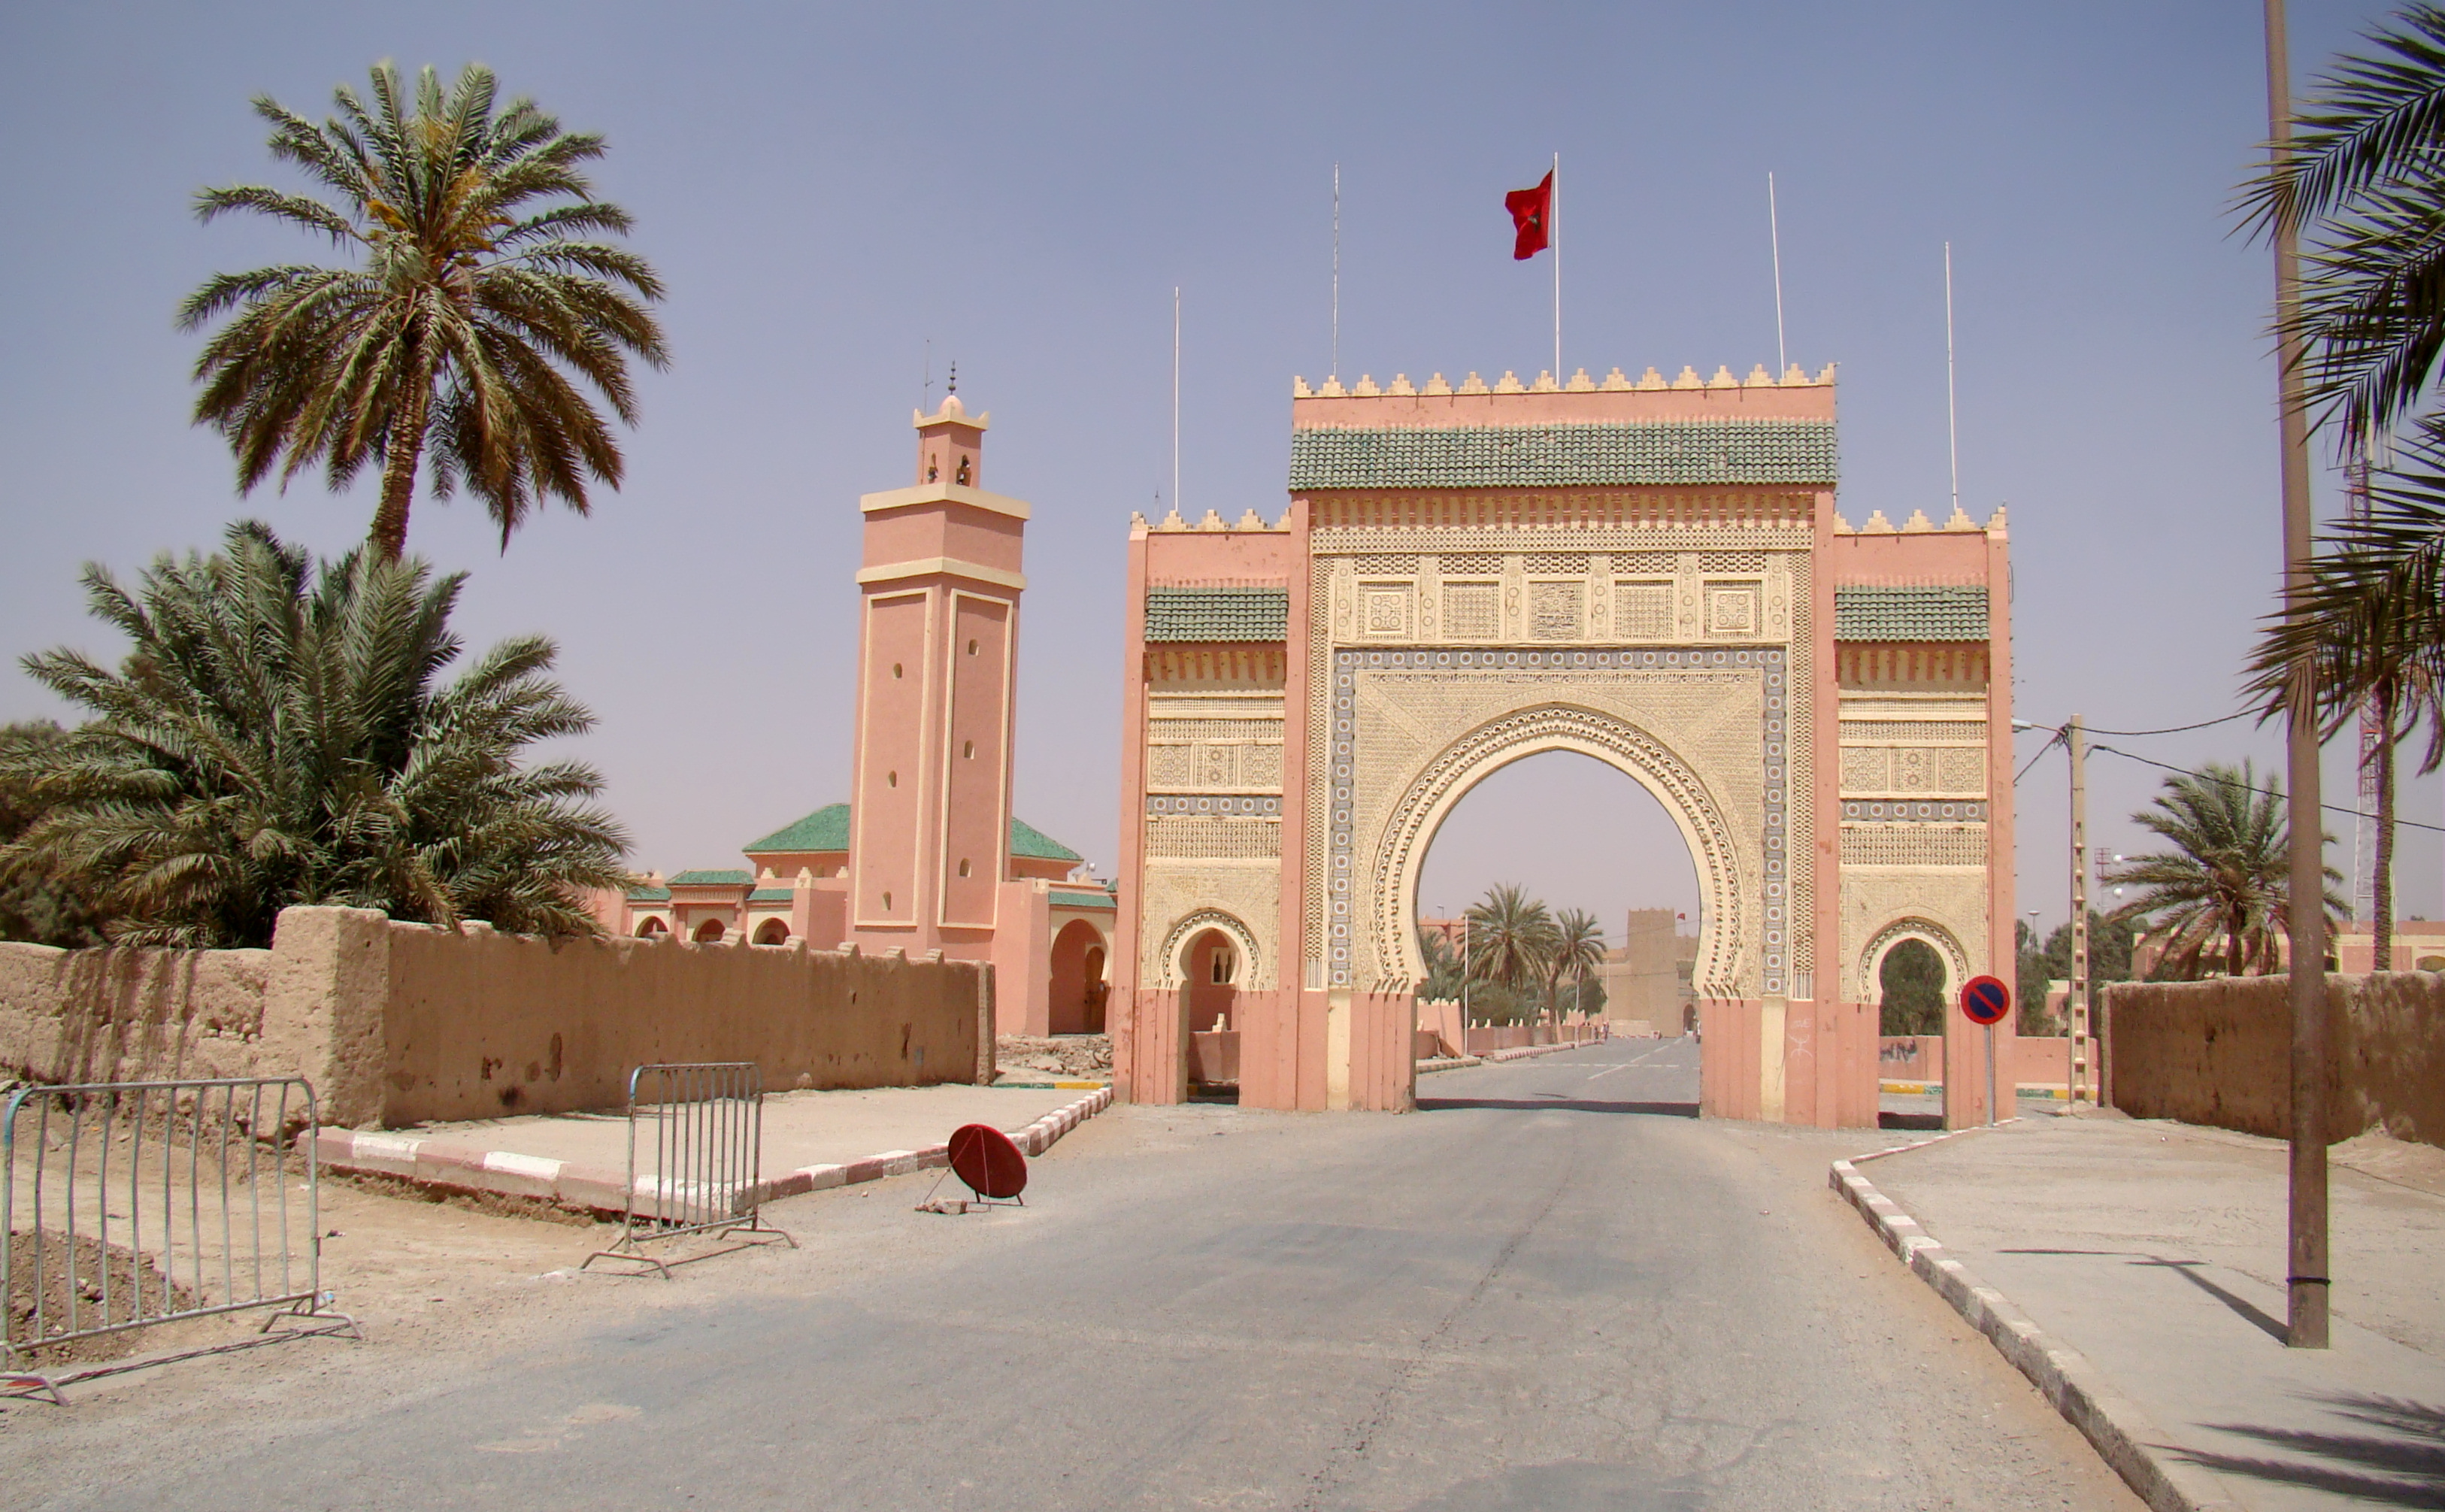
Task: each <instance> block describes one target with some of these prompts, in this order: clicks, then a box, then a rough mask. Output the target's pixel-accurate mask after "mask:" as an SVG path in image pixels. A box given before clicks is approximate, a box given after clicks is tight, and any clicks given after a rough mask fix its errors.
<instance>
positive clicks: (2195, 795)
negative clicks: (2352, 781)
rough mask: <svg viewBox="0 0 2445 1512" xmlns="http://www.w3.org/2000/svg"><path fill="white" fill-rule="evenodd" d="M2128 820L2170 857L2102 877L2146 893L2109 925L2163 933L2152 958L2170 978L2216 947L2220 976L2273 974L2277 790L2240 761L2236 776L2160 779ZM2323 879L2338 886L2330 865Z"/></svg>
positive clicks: (2286, 868) (2333, 903)
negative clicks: (2160, 786)
mask: <svg viewBox="0 0 2445 1512" xmlns="http://www.w3.org/2000/svg"><path fill="white" fill-rule="evenodd" d="M2262 780H2263V782H2264V785H2263V786H2262ZM2131 819H2132V822H2133V823H2134V824H2137V825H2139V826H2141V827H2142V828H2144V829H2147V830H2152V831H2156V833H2157V834H2158V835H2161V836H2162V837H2164V838H2165V839H2166V840H2168V841H2170V842H2172V844H2173V846H2174V849H2172V850H2170V851H2162V852H2159V853H2156V854H2154V855H2143V856H2133V857H2132V858H2131V859H2130V861H2129V862H2128V863H2127V864H2126V865H2125V866H2123V867H2122V868H2119V869H2118V870H2116V871H2112V872H2109V873H2107V874H2106V877H2105V881H2106V882H2108V883H2109V884H2115V885H2119V886H2125V887H2142V888H2145V889H2146V890H2145V891H2144V892H2142V893H2141V894H2140V895H2139V896H2138V897H2137V898H2135V899H2134V900H2132V901H2131V902H2130V903H2128V904H2125V905H2123V906H2121V907H2120V908H2118V909H2116V910H2115V911H2114V913H2113V914H2112V915H2110V916H2109V918H2110V919H2114V920H2122V919H2137V918H2139V917H2141V916H2142V915H2147V916H2150V917H2151V918H2152V920H2153V923H2152V924H2151V927H2152V928H2154V929H2162V930H2166V931H2169V932H2170V938H2169V939H2168V941H2167V943H2166V948H2165V951H2164V953H2163V955H2162V956H2161V957H2160V958H2159V960H2160V962H2161V965H2162V967H2163V969H2166V970H2169V971H2170V972H2171V973H2172V974H2173V975H2174V976H2176V977H2182V978H2191V977H2196V976H2197V975H2199V968H2200V966H2201V964H2202V962H2203V961H2204V960H2205V958H2206V957H2207V955H2208V953H2209V952H2210V951H2212V949H2213V948H2214V947H2215V946H2216V945H2217V944H2218V943H2219V942H2221V943H2222V945H2223V948H2224V953H2225V974H2226V975H2227V976H2232V977H2238V976H2241V975H2243V974H2244V973H2245V972H2270V971H2273V970H2275V969H2276V966H2277V964H2278V962H2279V961H2281V959H2282V956H2281V953H2280V950H2279V948H2278V942H2279V941H2280V940H2281V939H2282V938H2283V937H2284V935H2285V934H2286V932H2287V930H2288V926H2289V924H2290V919H2291V909H2290V906H2289V904H2288V901H2287V900H2288V897H2289V878H2290V862H2289V859H2288V856H2287V852H2286V844H2287V835H2288V830H2287V827H2286V824H2285V819H2284V789H2283V785H2282V783H2281V782H2280V781H2278V780H2277V779H2275V778H2273V777H2271V776H2270V777H2268V778H2265V779H2261V778H2260V777H2259V775H2258V774H2257V772H2256V771H2255V770H2254V769H2253V768H2252V766H2251V765H2250V763H2249V762H2248V761H2244V762H2243V763H2242V764H2241V765H2240V766H2239V767H2237V768H2236V767H2230V766H2226V765H2224V764H2222V763H2220V762H2213V761H2211V762H2209V763H2207V764H2206V766H2205V767H2204V768H2203V769H2202V770H2201V771H2200V772H2198V773H2197V774H2195V775H2193V774H2189V773H2184V774H2181V775H2176V776H2171V777H2168V778H2166V779H2165V787H2164V791H2163V792H2161V793H2158V794H2157V795H2156V799H2155V801H2154V802H2153V803H2152V804H2151V805H2150V807H2148V808H2146V809H2142V810H2141V811H2139V812H2137V813H2135V814H2133V815H2132V816H2131ZM2326 876H2327V878H2328V879H2329V880H2330V881H2336V882H2340V881H2342V874H2341V873H2340V872H2338V871H2336V870H2335V869H2334V868H2331V867H2330V868H2326ZM2325 904H2326V907H2327V910H2328V912H2329V913H2330V914H2332V913H2337V912H2341V911H2342V900H2341V899H2339V898H2337V897H2335V896H2334V894H2333V893H2332V892H2331V891H2330V892H2329V893H2328V894H2327V895H2326V899H2325Z"/></svg>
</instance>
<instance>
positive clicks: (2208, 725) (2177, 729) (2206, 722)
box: [2030, 709, 2250, 739]
mask: <svg viewBox="0 0 2445 1512" xmlns="http://www.w3.org/2000/svg"><path fill="white" fill-rule="evenodd" d="M2249 715H2250V711H2249V710H2248V709H2243V710H2241V711H2240V712H2239V713H2236V714H2228V715H2226V716H2225V717H2224V718H2223V719H2201V720H2200V721H2199V722H2198V723H2196V724H2176V725H2170V726H2168V727H2167V728H2165V729H2162V730H2100V729H2097V728H2096V727H2094V726H2088V727H2086V728H2087V730H2088V733H2089V734H2091V735H2122V736H2141V735H2181V734H2183V733H2184V732H2186V731H2190V730H2209V729H2213V728H2214V727H2215V726H2217V725H2219V724H2230V723H2231V722H2232V721H2233V720H2235V719H2249ZM2030 728H2031V729H2033V730H2044V729H2046V728H2047V726H2045V725H2043V724H2033V725H2031V726H2030ZM2055 737H2056V738H2057V739H2061V738H2062V729H2061V728H2060V727H2058V728H2056V729H2055Z"/></svg>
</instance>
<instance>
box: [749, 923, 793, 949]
mask: <svg viewBox="0 0 2445 1512" xmlns="http://www.w3.org/2000/svg"><path fill="white" fill-rule="evenodd" d="M756 943H757V944H759V945H786V944H788V943H790V925H789V923H788V921H786V920H781V919H767V920H765V921H764V922H763V923H762V924H757V925H756Z"/></svg>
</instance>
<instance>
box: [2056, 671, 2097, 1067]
mask: <svg viewBox="0 0 2445 1512" xmlns="http://www.w3.org/2000/svg"><path fill="white" fill-rule="evenodd" d="M2063 747H2064V749H2065V750H2067V751H2069V752H2070V753H2071V990H2070V991H2069V992H2068V993H2066V994H2065V995H2064V997H2063V1015H2064V1017H2066V1018H2068V1019H2069V1020H2070V1022H2068V1023H2067V1024H2065V1025H2064V1037H2065V1039H2066V1040H2067V1041H2068V1042H2067V1043H2066V1044H2065V1046H2064V1047H2063V1048H2064V1054H2065V1055H2068V1056H2069V1057H2070V1059H2071V1066H2070V1071H2069V1078H2070V1079H2069V1085H2068V1087H2067V1088H2066V1091H2067V1092H2068V1093H2069V1095H2070V1097H2071V1108H2072V1111H2075V1112H2077V1111H2080V1105H2081V1103H2082V1102H2083V1101H2085V1102H2087V1103H2089V1104H2090V1105H2091V1106H2092V1107H2093V1106H2095V1105H2096V1103H2097V1097H2096V1089H2095V1084H2094V1083H2093V1082H2092V1081H2091V1080H2090V1073H2091V1072H2092V1071H2093V1070H2094V1069H2095V1066H2096V1063H2097V1060H2098V1056H2097V1055H2096V1054H2095V1052H2094V1050H2093V1049H2092V1046H2093V1044H2094V1041H2093V1040H2092V1039H2091V1038H2090V1037H2089V1033H2088V735H2087V732H2086V731H2085V730H2084V729H2082V728H2081V717H2080V716H2079V715H2077V714H2075V715H2073V716H2072V717H2071V722H2070V723H2068V724H2066V725H2064V726H2063Z"/></svg>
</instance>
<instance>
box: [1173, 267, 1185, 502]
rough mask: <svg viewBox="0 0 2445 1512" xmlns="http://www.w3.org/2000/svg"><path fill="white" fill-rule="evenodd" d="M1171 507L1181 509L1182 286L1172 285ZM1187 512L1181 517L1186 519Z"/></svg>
mask: <svg viewBox="0 0 2445 1512" xmlns="http://www.w3.org/2000/svg"><path fill="white" fill-rule="evenodd" d="M1171 507H1172V510H1173V512H1174V513H1178V511H1179V509H1180V286H1179V285H1178V284H1174V285H1172V286H1171ZM1187 517H1188V516H1186V515H1185V514H1183V515H1181V518H1183V519H1186V518H1187Z"/></svg>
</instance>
